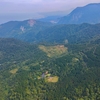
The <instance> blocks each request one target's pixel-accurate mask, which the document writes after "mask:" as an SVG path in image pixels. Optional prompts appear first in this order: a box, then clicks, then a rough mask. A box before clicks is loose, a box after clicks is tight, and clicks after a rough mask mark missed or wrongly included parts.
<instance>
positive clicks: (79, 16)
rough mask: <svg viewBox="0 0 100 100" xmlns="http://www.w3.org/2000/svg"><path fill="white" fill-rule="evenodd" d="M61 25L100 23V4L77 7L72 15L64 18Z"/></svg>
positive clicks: (60, 22)
mask: <svg viewBox="0 0 100 100" xmlns="http://www.w3.org/2000/svg"><path fill="white" fill-rule="evenodd" d="M58 23H59V24H81V23H91V24H95V23H100V3H92V4H88V5H86V6H83V7H77V8H76V9H74V10H73V11H72V12H71V13H70V14H68V15H67V16H64V17H62V18H61V19H60V21H59V22H58Z"/></svg>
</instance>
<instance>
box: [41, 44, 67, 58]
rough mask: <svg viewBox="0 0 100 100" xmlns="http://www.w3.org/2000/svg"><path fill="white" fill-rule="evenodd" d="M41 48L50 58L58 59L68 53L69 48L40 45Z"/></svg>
mask: <svg viewBox="0 0 100 100" xmlns="http://www.w3.org/2000/svg"><path fill="white" fill-rule="evenodd" d="M39 48H40V49H41V50H42V51H44V52H45V53H46V54H47V56H48V57H58V56H60V55H62V54H65V53H67V52H68V48H67V47H65V46H64V45H56V46H43V45H40V46H39Z"/></svg>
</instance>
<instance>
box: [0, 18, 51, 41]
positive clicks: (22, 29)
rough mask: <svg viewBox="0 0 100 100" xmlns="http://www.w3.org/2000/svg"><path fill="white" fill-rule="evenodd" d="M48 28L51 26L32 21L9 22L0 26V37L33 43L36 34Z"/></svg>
mask: <svg viewBox="0 0 100 100" xmlns="http://www.w3.org/2000/svg"><path fill="white" fill-rule="evenodd" d="M50 26H52V24H51V23H46V22H41V21H37V20H33V19H29V20H25V21H10V22H7V23H4V24H1V25H0V37H4V38H5V37H6V38H12V37H13V38H17V39H20V40H24V41H28V42H35V40H36V38H35V36H36V34H37V33H38V32H40V31H41V30H44V29H46V28H48V27H50Z"/></svg>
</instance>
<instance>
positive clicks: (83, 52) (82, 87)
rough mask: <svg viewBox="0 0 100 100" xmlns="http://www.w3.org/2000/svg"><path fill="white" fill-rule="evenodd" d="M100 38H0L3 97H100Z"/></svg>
mask: <svg viewBox="0 0 100 100" xmlns="http://www.w3.org/2000/svg"><path fill="white" fill-rule="evenodd" d="M99 40H100V38H95V39H91V40H90V41H89V42H87V43H84V44H82V43H81V44H62V43H60V44H52V45H50V44H49V45H48V44H45V45H43V44H41V45H39V44H38V45H36V44H35V45H33V44H28V43H24V42H21V41H18V40H14V39H0V47H1V48H0V52H1V53H0V56H1V58H0V62H1V61H2V62H1V64H0V99H1V100H99V99H100V78H99V76H100V52H99V51H100V42H99ZM49 55H50V56H49ZM5 58H6V59H5Z"/></svg>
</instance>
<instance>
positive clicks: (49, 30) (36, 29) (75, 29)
mask: <svg viewBox="0 0 100 100" xmlns="http://www.w3.org/2000/svg"><path fill="white" fill-rule="evenodd" d="M99 35H100V24H95V25H92V24H87V23H84V24H69V25H67V24H65V25H64V24H61V25H55V24H51V23H46V22H40V21H35V20H26V21H22V22H17V21H16V22H15V21H14V22H13V21H12V22H8V23H5V24H2V25H0V37H2V38H16V39H19V40H23V41H26V42H31V43H32V42H33V43H39V42H50V43H54V42H55V43H64V42H66V41H67V42H69V43H81V42H87V41H88V40H91V39H93V38H94V37H95V38H96V37H100V36H99Z"/></svg>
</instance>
